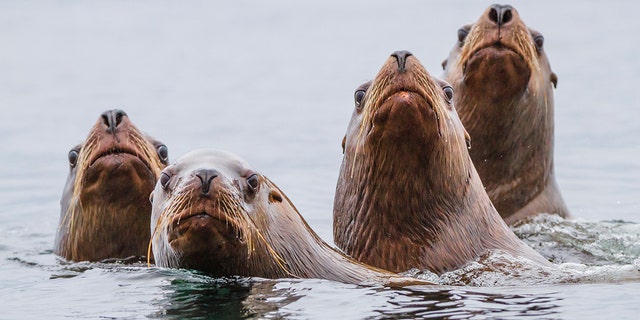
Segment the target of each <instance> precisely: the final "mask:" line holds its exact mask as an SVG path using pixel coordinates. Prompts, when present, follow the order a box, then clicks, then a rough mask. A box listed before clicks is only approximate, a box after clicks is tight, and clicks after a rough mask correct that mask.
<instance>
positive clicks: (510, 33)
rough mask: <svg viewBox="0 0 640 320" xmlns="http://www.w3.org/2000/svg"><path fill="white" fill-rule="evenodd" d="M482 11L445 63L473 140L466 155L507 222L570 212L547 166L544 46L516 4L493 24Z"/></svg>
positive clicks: (552, 78)
mask: <svg viewBox="0 0 640 320" xmlns="http://www.w3.org/2000/svg"><path fill="white" fill-rule="evenodd" d="M490 10H491V8H488V9H487V10H486V11H485V12H484V13H483V14H482V16H481V17H480V19H479V20H478V21H477V22H476V23H474V24H473V25H471V26H466V27H463V28H462V29H461V30H467V31H468V35H467V36H466V38H465V39H464V42H463V43H460V42H458V44H456V45H455V47H454V49H453V50H452V52H451V55H450V56H449V58H448V59H447V60H446V61H445V62H444V63H443V66H444V67H445V78H446V80H447V81H449V82H450V83H451V85H452V86H453V88H454V91H455V96H454V102H455V105H456V109H457V110H458V112H459V114H460V118H461V120H462V123H463V124H464V126H465V128H466V129H467V130H468V132H469V134H470V135H471V138H472V139H473V148H471V150H470V154H471V159H473V162H474V164H475V167H476V169H477V170H478V173H479V174H480V177H481V178H482V181H483V183H484V185H485V187H486V190H487V193H488V194H489V197H490V198H491V200H492V202H493V204H494V205H495V207H496V209H497V210H498V212H499V213H500V215H501V216H502V217H503V218H504V219H505V221H506V222H507V223H508V224H513V223H514V222H516V221H517V220H520V219H522V218H525V217H527V216H530V215H534V214H537V213H542V212H545V213H555V214H558V215H560V216H562V217H569V211H568V209H567V207H566V205H565V203H564V201H563V199H562V196H561V194H560V190H559V188H558V186H557V183H556V179H555V175H554V165H553V135H554V134H553V130H554V120H553V110H554V103H553V87H552V86H555V85H556V84H557V76H556V75H555V74H554V73H553V72H552V71H551V68H550V65H549V61H548V59H547V57H546V54H545V52H544V49H543V48H537V46H536V44H535V42H534V36H538V35H539V33H538V32H536V31H533V30H530V29H528V28H527V26H526V25H525V24H524V22H523V21H522V20H521V18H520V16H519V14H518V13H517V11H516V10H515V9H513V10H512V18H511V20H510V21H509V22H508V23H505V24H503V25H501V26H500V27H498V25H497V24H496V23H494V22H493V21H491V19H490V18H489V11H490Z"/></svg>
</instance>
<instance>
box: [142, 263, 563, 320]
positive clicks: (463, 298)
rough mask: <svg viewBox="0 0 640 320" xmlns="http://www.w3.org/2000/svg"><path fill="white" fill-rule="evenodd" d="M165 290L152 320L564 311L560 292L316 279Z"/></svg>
mask: <svg viewBox="0 0 640 320" xmlns="http://www.w3.org/2000/svg"><path fill="white" fill-rule="evenodd" d="M164 290H165V291H166V292H165V295H164V296H165V297H164V298H163V299H160V300H159V301H157V302H155V305H156V306H159V307H160V311H157V312H155V313H154V314H152V315H151V316H150V317H152V318H158V319H237V318H244V319H253V318H262V319H263V318H277V319H279V318H317V317H319V316H320V315H322V316H323V317H327V318H330V317H332V315H333V314H332V310H334V309H336V308H337V309H338V310H345V309H349V308H348V307H349V306H350V305H351V304H353V307H354V308H355V309H353V310H351V313H340V315H342V316H343V317H346V318H349V317H351V318H354V317H355V318H367V319H383V318H396V319H415V318H455V319H466V318H473V317H479V316H480V318H486V317H490V318H494V317H500V318H515V317H521V316H535V317H541V316H544V317H551V316H552V315H553V314H555V313H558V312H559V310H558V304H557V303H556V302H557V301H559V300H561V299H560V298H558V297H556V296H555V293H541V294H500V293H495V292H489V293H483V292H471V291H464V290H460V289H452V288H451V287H444V288H443V287H435V288H434V287H424V286H414V287H409V288H404V289H389V288H382V287H377V288H371V287H358V286H352V285H344V284H340V283H335V282H331V281H323V280H313V279H310V280H309V279H305V280H292V279H286V280H265V279H255V278H223V279H213V278H207V277H206V276H197V275H193V274H192V275H191V276H189V277H182V276H181V277H179V278H177V279H174V280H172V281H171V283H170V284H168V285H166V286H165V288H164ZM327 291H334V292H335V296H334V297H333V299H327ZM349 297H353V298H355V300H354V299H349ZM319 310H321V311H320V312H318V311H319ZM322 310H323V311H322ZM333 312H335V311H333ZM339 312H341V311H339Z"/></svg>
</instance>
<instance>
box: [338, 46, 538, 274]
mask: <svg viewBox="0 0 640 320" xmlns="http://www.w3.org/2000/svg"><path fill="white" fill-rule="evenodd" d="M397 63H398V62H397V59H396V58H395V57H393V56H392V57H390V58H389V59H388V60H387V62H386V63H385V64H384V66H383V67H382V69H381V70H380V72H379V73H378V75H377V76H376V78H375V80H374V81H373V83H372V84H371V85H370V86H368V87H367V86H366V85H365V86H364V87H363V88H361V89H366V94H365V97H364V99H363V101H362V103H361V104H360V106H361V109H359V108H358V107H357V108H356V110H354V113H353V115H352V118H351V122H350V124H349V127H348V129H347V134H346V139H345V144H344V145H345V148H344V150H345V155H344V159H343V162H342V167H341V169H340V176H339V179H338V184H337V187H336V196H335V203H334V239H335V242H336V244H337V245H338V247H340V248H341V249H343V250H344V252H345V253H347V254H348V255H351V256H353V257H354V258H356V259H357V260H359V261H362V262H364V263H367V264H371V265H373V266H377V267H380V268H383V269H387V270H391V271H395V272H400V271H406V270H408V269H411V268H419V269H429V270H431V271H434V272H444V271H448V270H452V269H456V268H458V267H460V266H462V265H463V264H465V263H466V262H468V261H470V260H472V259H474V258H477V257H478V256H479V255H480V254H482V253H484V252H486V251H487V250H490V249H499V250H504V251H507V252H509V253H511V254H513V255H516V256H525V257H528V258H530V259H533V260H535V261H539V262H541V263H547V262H546V260H544V258H542V257H541V256H540V255H538V254H537V253H536V252H535V251H533V250H532V249H531V248H529V247H527V246H526V245H525V244H524V243H522V242H521V241H520V240H519V239H518V238H517V237H516V236H515V235H514V234H513V233H512V232H511V231H510V230H509V228H508V227H507V226H506V225H505V223H504V222H503V221H502V219H500V216H499V215H498V213H497V212H496V211H495V209H494V208H493V206H492V205H491V202H490V200H489V198H488V196H487V194H486V193H485V192H484V189H483V186H482V183H481V181H480V178H479V177H478V175H477V172H476V171H475V168H474V166H473V164H472V163H471V159H470V157H469V154H468V151H467V143H466V141H465V140H466V136H467V135H466V132H465V129H464V128H463V126H462V124H461V122H460V120H459V119H458V116H457V113H456V111H455V109H454V108H453V106H452V105H451V104H450V103H448V102H447V100H446V98H445V94H444V92H443V88H444V87H446V86H447V84H446V83H444V82H442V81H439V80H437V79H435V78H433V77H431V76H430V75H429V73H428V72H427V71H426V70H425V69H424V67H423V66H422V65H421V64H420V62H419V61H418V60H417V59H416V58H415V57H413V56H409V57H407V58H406V64H405V67H404V70H403V71H399V68H398V65H397Z"/></svg>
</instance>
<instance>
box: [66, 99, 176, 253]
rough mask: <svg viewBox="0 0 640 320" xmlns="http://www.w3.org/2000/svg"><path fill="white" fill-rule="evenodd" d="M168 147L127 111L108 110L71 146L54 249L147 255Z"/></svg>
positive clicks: (71, 251) (74, 251) (68, 251)
mask: <svg viewBox="0 0 640 320" xmlns="http://www.w3.org/2000/svg"><path fill="white" fill-rule="evenodd" d="M167 152H168V151H167V147H166V146H165V145H163V144H162V143H161V142H159V141H157V140H154V139H153V138H151V137H148V136H146V135H144V134H143V133H142V132H140V131H139V130H138V129H137V128H136V127H135V126H134V125H133V123H132V122H131V121H130V120H129V117H128V116H127V115H126V113H124V111H122V110H110V111H106V112H104V113H103V114H102V115H101V116H100V118H98V121H97V122H96V124H95V125H94V126H93V128H92V129H91V131H90V132H89V135H88V137H87V139H86V140H85V141H84V142H83V143H82V144H80V145H78V146H76V147H75V148H73V149H71V151H70V152H69V164H70V170H69V176H68V177H67V183H66V185H65V187H64V191H63V194H62V198H61V200H60V206H61V213H60V222H59V226H58V230H57V234H56V240H55V245H54V253H55V254H57V255H59V256H61V257H62V258H64V259H67V260H70V261H100V260H104V259H111V258H115V259H122V258H128V257H132V256H140V257H143V256H145V255H146V254H147V246H148V243H149V236H150V233H149V220H150V216H151V205H150V204H149V194H150V193H151V191H152V190H153V187H154V186H155V183H156V180H157V177H158V175H159V174H160V172H161V170H162V169H163V168H164V167H165V166H166V164H167V161H168V159H167Z"/></svg>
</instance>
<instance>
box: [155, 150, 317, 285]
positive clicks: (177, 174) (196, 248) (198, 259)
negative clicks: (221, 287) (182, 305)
mask: <svg viewBox="0 0 640 320" xmlns="http://www.w3.org/2000/svg"><path fill="white" fill-rule="evenodd" d="M283 197H284V195H283V194H282V193H281V192H280V190H279V189H278V188H277V187H276V186H275V185H274V184H273V183H272V182H271V181H269V180H268V179H267V178H266V177H265V176H263V175H261V174H259V173H258V172H256V171H254V170H253V169H252V168H251V166H249V164H247V163H246V162H245V161H244V160H242V159H241V158H239V157H238V156H236V155H234V154H232V153H229V152H225V151H218V150H196V151H192V152H190V153H188V154H186V155H184V156H182V157H180V158H179V159H178V160H177V161H176V162H175V163H174V164H172V165H170V166H168V167H167V168H165V169H164V170H163V172H162V173H161V176H160V179H159V180H158V183H157V185H156V187H155V190H154V191H153V193H152V195H151V201H152V202H153V211H152V212H153V213H152V218H151V231H152V237H151V247H152V248H153V254H154V257H155V260H156V264H157V265H158V266H163V267H174V268H175V267H182V268H189V269H196V270H200V271H204V272H207V273H209V274H211V275H214V276H231V275H241V276H262V277H278V276H287V275H288V272H287V270H286V269H285V266H284V265H283V262H282V258H281V257H280V256H278V252H276V250H274V248H273V247H272V244H274V243H275V244H274V246H278V248H279V247H281V246H285V243H284V242H286V240H287V239H274V238H272V237H270V236H271V235H270V234H269V233H271V232H272V231H273V228H272V225H275V228H283V230H280V232H279V233H278V234H282V233H285V232H284V230H285V229H286V228H287V226H286V225H283V222H282V221H285V222H286V221H291V220H298V219H299V218H300V217H299V215H298V214H297V211H295V208H293V207H292V205H291V204H290V202H289V201H288V199H286V198H285V199H283ZM283 200H284V201H283ZM289 212H292V213H293V214H292V215H289ZM274 221H281V222H280V223H278V222H274ZM296 223H298V221H295V222H291V224H292V225H294V224H296ZM285 224H286V223H285ZM305 226H306V224H305ZM291 228H292V229H293V227H291ZM273 233H274V234H275V233H277V232H273ZM290 233H291V234H295V231H294V230H292V231H291V232H290ZM276 237H277V236H276ZM278 243H280V244H278Z"/></svg>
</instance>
